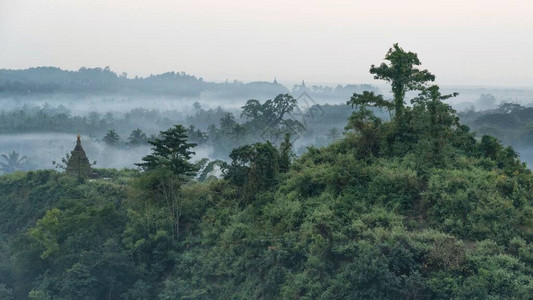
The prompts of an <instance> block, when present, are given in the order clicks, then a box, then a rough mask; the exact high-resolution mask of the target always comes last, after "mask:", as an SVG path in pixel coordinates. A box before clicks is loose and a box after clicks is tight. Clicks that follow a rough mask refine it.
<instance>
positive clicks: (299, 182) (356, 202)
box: [0, 45, 533, 299]
mask: <svg viewBox="0 0 533 300" xmlns="http://www.w3.org/2000/svg"><path fill="white" fill-rule="evenodd" d="M385 59H386V62H385V63H383V64H381V65H380V66H377V67H376V66H372V68H371V73H372V74H374V75H375V76H376V78H378V79H384V80H386V81H388V82H390V84H391V86H392V90H393V98H392V99H390V100H389V99H385V97H383V96H382V95H377V94H376V93H374V92H366V93H364V92H363V93H361V94H357V93H356V94H354V95H353V97H352V98H351V99H350V100H349V101H348V103H349V105H353V106H354V108H355V111H354V112H353V114H352V116H351V117H350V118H349V120H348V125H347V126H346V130H347V133H346V134H345V137H344V138H343V139H340V140H338V141H337V142H335V143H333V144H331V145H329V146H327V147H322V148H316V147H309V149H308V151H307V152H306V153H305V154H304V155H302V156H301V157H299V158H295V157H294V155H293V154H292V145H291V137H290V134H287V133H286V134H285V135H284V136H283V139H282V142H281V143H280V144H279V146H275V145H274V144H272V143H270V142H259V143H252V144H248V145H244V146H239V147H237V148H235V149H234V150H232V151H231V154H230V158H231V162H228V163H221V162H219V163H218V164H217V166H218V168H219V170H220V171H221V172H222V176H221V178H216V177H213V176H209V175H207V176H205V174H203V175H204V176H199V175H198V174H199V173H205V172H204V171H205V169H206V168H207V167H208V165H211V166H213V164H211V163H207V162H206V161H205V160H203V161H201V162H199V163H193V162H191V161H190V158H191V155H192V154H193V152H192V150H193V147H194V143H192V142H191V141H190V140H189V139H188V136H187V135H188V132H187V129H186V128H184V127H182V126H180V125H177V126H174V127H171V128H170V129H168V130H166V131H163V132H161V134H160V136H159V137H158V138H157V139H155V140H153V141H150V142H149V143H150V144H151V145H152V153H151V154H150V155H148V156H146V157H144V158H143V161H142V162H140V163H139V166H140V167H142V168H143V171H142V172H139V171H135V170H122V171H116V170H105V169H100V170H96V172H98V173H99V174H100V176H101V177H106V178H109V180H95V181H86V182H82V183H79V182H78V181H77V180H75V179H71V178H68V177H66V176H64V175H63V174H61V173H57V172H55V171H37V172H27V173H14V174H11V175H6V176H2V177H0V214H1V215H0V238H1V240H0V241H1V243H0V249H1V250H2V251H0V255H2V259H1V260H0V298H2V299H12V298H17V299H18V298H30V299H78V298H82V299H102V298H108V299H120V298H123V299H180V298H185V299H187V298H188V299H192V298H194V299H228V298H266V299H271V298H313V299H315V298H325V299H344V298H346V299H391V298H395V299H396V298H398V299H415V298H424V299H426V298H430V299H467V298H472V299H499V298H510V299H528V298H530V297H531V295H532V294H533V235H532V232H533V223H532V220H533V196H532V195H533V193H532V192H533V175H532V174H531V171H530V170H529V169H527V168H526V167H525V165H524V164H523V163H521V162H520V160H519V159H518V157H517V155H516V153H515V152H514V151H513V149H512V148H510V147H504V146H502V144H501V143H500V142H498V141H497V140H496V139H495V138H493V137H491V136H483V137H481V138H480V139H478V138H476V137H475V136H474V134H473V133H471V132H470V131H469V128H468V127H467V126H465V125H462V124H461V123H460V122H459V120H458V116H457V114H456V113H455V112H454V111H453V110H452V109H451V107H450V106H449V105H447V104H445V103H444V102H443V100H445V99H447V98H449V97H451V96H453V95H442V94H441V93H440V92H439V88H438V87H437V86H435V85H431V84H430V83H431V81H433V80H434V76H433V75H432V74H431V73H429V72H428V71H426V70H420V69H418V66H419V65H420V61H419V59H418V57H417V55H416V54H415V53H412V52H406V51H404V50H403V49H402V48H400V47H399V46H398V45H394V47H393V48H391V49H390V51H389V52H388V53H387V56H386V57H385ZM407 91H417V92H418V93H419V95H418V96H417V97H415V98H413V99H411V102H412V106H407V105H406V104H405V102H406V101H407V99H406V96H405V95H406V92H407ZM289 103H290V102H289ZM250 104H252V105H250V106H249V107H248V108H249V109H248V110H247V111H249V112H250V113H251V112H255V110H252V108H254V109H255V108H257V109H258V110H257V111H262V110H261V109H264V108H263V105H264V104H261V103H254V102H252V103H250ZM370 106H376V107H380V108H383V109H385V110H388V111H389V112H390V116H391V118H390V121H386V120H383V119H381V118H378V117H376V115H375V114H374V113H373V110H371V109H370ZM259 107H261V109H259ZM268 107H271V106H270V105H267V106H265V108H268ZM274 107H275V105H274ZM258 115H260V114H258ZM212 170H213V168H210V169H209V171H212Z"/></svg>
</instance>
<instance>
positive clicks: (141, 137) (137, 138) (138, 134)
mask: <svg viewBox="0 0 533 300" xmlns="http://www.w3.org/2000/svg"><path fill="white" fill-rule="evenodd" d="M128 140H129V142H130V145H132V146H138V145H142V144H146V143H147V140H148V138H147V137H146V134H145V133H144V132H143V131H142V130H141V129H139V128H137V129H135V130H133V131H132V132H131V134H130V137H129V138H128Z"/></svg>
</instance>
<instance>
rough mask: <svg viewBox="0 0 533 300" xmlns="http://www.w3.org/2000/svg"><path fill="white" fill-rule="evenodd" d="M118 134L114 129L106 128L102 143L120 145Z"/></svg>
mask: <svg viewBox="0 0 533 300" xmlns="http://www.w3.org/2000/svg"><path fill="white" fill-rule="evenodd" d="M120 140H121V139H120V136H119V135H118V134H117V132H116V131H115V130H113V129H112V130H108V131H107V134H106V135H105V136H104V143H106V145H108V146H112V147H116V146H118V145H120Z"/></svg>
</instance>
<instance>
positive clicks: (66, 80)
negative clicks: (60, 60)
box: [0, 67, 377, 101]
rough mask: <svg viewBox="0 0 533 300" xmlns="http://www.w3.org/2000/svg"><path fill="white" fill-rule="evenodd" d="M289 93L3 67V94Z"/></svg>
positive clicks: (341, 92) (271, 86)
mask: <svg viewBox="0 0 533 300" xmlns="http://www.w3.org/2000/svg"><path fill="white" fill-rule="evenodd" d="M363 90H377V89H376V88H374V87H372V86H370V85H346V86H342V85H338V86H337V87H335V88H331V87H323V86H316V85H315V86H311V87H306V86H305V84H304V83H302V85H295V86H294V87H293V89H292V92H293V93H298V94H301V93H302V92H303V91H307V92H308V93H309V94H310V95H312V96H313V97H317V99H332V98H338V99H343V101H346V100H348V99H349V97H350V96H351V95H352V94H353V93H354V92H361V91H363ZM286 93H289V89H288V88H287V87H285V86H283V85H282V84H279V83H278V82H277V81H276V80H274V81H273V82H265V81H256V82H249V83H243V82H241V81H237V80H235V81H232V82H229V81H226V82H221V83H217V82H208V81H204V80H203V78H201V77H196V76H193V75H189V74H186V73H184V72H167V73H163V74H158V75H150V76H148V77H135V78H128V77H127V75H126V74H125V73H122V74H117V73H115V72H113V71H112V70H111V69H109V67H105V68H85V67H84V68H81V69H79V70H78V71H68V70H62V69H60V68H56V67H36V68H29V69H25V70H7V69H0V97H7V96H32V95H42V94H48V95H52V94H82V95H126V96H146V95H150V96H167V97H179V98H187V97H198V96H200V95H206V96H208V97H209V98H233V97H239V98H254V97H274V96H276V95H278V94H286Z"/></svg>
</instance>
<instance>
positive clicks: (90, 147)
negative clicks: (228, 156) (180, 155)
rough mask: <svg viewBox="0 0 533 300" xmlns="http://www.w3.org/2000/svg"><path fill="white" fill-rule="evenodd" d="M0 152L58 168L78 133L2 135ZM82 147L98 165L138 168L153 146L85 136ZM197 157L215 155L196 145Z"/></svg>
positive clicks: (38, 166) (32, 166) (32, 164)
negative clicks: (112, 144) (113, 143)
mask: <svg viewBox="0 0 533 300" xmlns="http://www.w3.org/2000/svg"><path fill="white" fill-rule="evenodd" d="M0 141H2V142H1V143H0V153H9V152H12V151H15V152H17V153H19V154H20V157H22V156H26V157H27V158H28V163H27V165H23V167H22V169H51V168H56V167H55V166H54V164H53V163H52V162H53V161H55V162H58V163H61V159H62V158H64V157H65V155H66V154H67V153H68V154H70V151H72V150H73V149H74V146H75V145H76V135H75V134H65V133H39V134H30V133H24V134H3V135H0ZM82 146H83V149H84V150H85V153H86V155H87V157H88V158H89V161H90V162H91V164H93V163H94V162H95V161H96V165H94V167H96V168H115V169H121V168H135V167H136V166H135V165H134V163H138V162H141V160H142V157H143V156H145V155H148V154H149V153H150V146H149V145H141V146H135V147H123V148H117V147H110V146H107V145H105V144H104V143H103V142H101V141H98V140H95V139H93V138H89V137H87V136H82ZM194 151H195V152H196V155H195V156H194V157H193V160H197V159H200V158H203V157H209V156H210V155H211V151H212V150H211V149H209V147H205V146H203V147H196V148H195V149H194Z"/></svg>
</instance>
